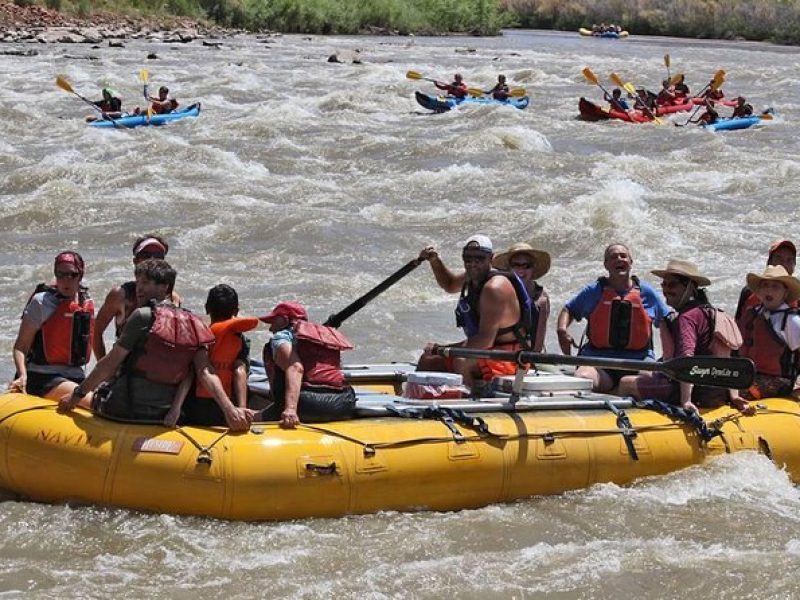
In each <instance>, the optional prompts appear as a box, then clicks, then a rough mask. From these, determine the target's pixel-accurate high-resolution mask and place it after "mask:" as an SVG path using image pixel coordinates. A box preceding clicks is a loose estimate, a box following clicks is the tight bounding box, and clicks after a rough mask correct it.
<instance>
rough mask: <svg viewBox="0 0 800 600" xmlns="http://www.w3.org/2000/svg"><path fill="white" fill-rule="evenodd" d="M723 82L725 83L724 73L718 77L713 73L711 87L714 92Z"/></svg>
mask: <svg viewBox="0 0 800 600" xmlns="http://www.w3.org/2000/svg"><path fill="white" fill-rule="evenodd" d="M723 83H725V75H724V73H723V74H722V75H720V76H719V77H717V76H716V75H715V76H714V81H712V82H711V89H712V90H713V91H715V92H716V91H717V90H718V89H719V88H721V87H722V84H723Z"/></svg>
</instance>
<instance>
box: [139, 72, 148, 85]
mask: <svg viewBox="0 0 800 600" xmlns="http://www.w3.org/2000/svg"><path fill="white" fill-rule="evenodd" d="M148 79H150V72H149V71H148V70H147V69H141V70H140V71H139V81H141V82H142V83H147V81H148Z"/></svg>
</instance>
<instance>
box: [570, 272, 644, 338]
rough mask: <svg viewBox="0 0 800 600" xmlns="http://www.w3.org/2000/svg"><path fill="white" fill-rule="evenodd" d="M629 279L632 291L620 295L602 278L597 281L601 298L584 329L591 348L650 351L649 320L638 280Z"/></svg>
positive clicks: (634, 278)
mask: <svg viewBox="0 0 800 600" xmlns="http://www.w3.org/2000/svg"><path fill="white" fill-rule="evenodd" d="M631 279H632V280H633V287H631V288H630V289H629V290H628V291H626V292H624V293H623V294H620V293H619V292H618V291H617V290H615V289H614V288H613V287H611V286H609V285H608V279H607V278H606V277H600V278H599V279H598V280H597V281H598V282H599V283H600V285H601V286H602V295H601V296H600V302H598V303H597V306H595V308H594V310H593V311H592V312H591V314H590V315H589V324H588V325H587V327H586V330H587V336H588V338H589V344H590V345H591V346H592V347H593V348H608V349H614V350H632V351H640V350H646V349H648V348H650V347H651V345H652V342H653V319H652V318H651V317H650V315H649V314H648V313H647V310H646V309H645V307H644V302H643V300H642V290H641V286H640V285H639V279H637V278H636V277H635V276H634V277H631Z"/></svg>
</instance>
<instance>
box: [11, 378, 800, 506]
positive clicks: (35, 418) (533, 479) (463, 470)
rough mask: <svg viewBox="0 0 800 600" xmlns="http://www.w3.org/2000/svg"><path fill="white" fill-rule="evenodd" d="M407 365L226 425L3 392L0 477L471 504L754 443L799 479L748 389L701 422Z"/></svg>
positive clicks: (284, 500)
mask: <svg viewBox="0 0 800 600" xmlns="http://www.w3.org/2000/svg"><path fill="white" fill-rule="evenodd" d="M411 369H413V365H403V364H400V365H394V364H392V365H366V366H361V367H351V368H350V369H349V370H348V371H346V373H347V375H348V378H349V379H350V381H351V382H352V383H353V385H355V386H356V389H357V396H358V403H357V409H356V413H357V416H356V418H354V419H352V420H347V421H337V422H330V423H314V424H313V425H312V424H301V425H300V426H298V427H297V428H296V429H281V428H280V427H279V426H278V425H277V424H276V423H256V424H253V425H252V426H251V427H250V430H249V431H247V432H244V433H236V434H234V433H230V432H229V431H228V430H227V429H225V428H222V427H216V428H214V427H211V428H208V427H207V428H204V427H190V426H185V427H182V428H178V429H169V428H166V427H163V426H160V425H153V424H133V423H129V422H118V421H111V420H108V419H105V418H103V417H100V416H98V415H95V414H93V413H91V412H89V411H86V410H83V409H77V410H75V411H74V412H71V413H67V414H64V413H60V412H58V411H57V410H56V403H55V402H53V401H51V400H46V399H42V398H38V397H35V396H28V395H25V394H10V393H6V394H3V395H0V488H4V489H5V490H7V491H10V492H12V493H13V494H16V495H17V496H19V497H21V498H23V499H28V500H34V501H41V502H51V503H63V502H70V503H75V504H77V505H81V504H93V505H102V506H114V507H122V508H128V509H133V510H142V511H149V512H155V513H170V514H185V515H200V516H207V517H215V518H220V519H230V520H248V521H259V520H287V519H300V518H312V517H323V518H328V517H339V516H343V515H349V514H364V513H374V512H378V511H388V510H392V511H418V510H434V511H445V510H460V509H469V508H478V507H481V506H486V505H489V504H492V503H498V502H511V501H514V500H518V499H521V498H527V497H531V496H538V495H550V494H560V493H563V492H565V491H568V490H577V489H583V488H586V487H588V486H591V485H594V484H597V483H615V484H617V485H625V484H630V483H632V482H634V481H635V480H637V479H639V478H642V477H649V476H657V475H663V474H666V473H671V472H674V471H677V470H679V469H683V468H686V467H689V466H692V465H697V464H701V463H704V462H705V461H707V460H708V459H710V458H712V457H714V456H718V455H723V454H727V453H732V452H738V451H751V452H760V453H763V454H765V455H766V456H768V457H770V458H771V459H772V460H773V461H774V462H775V464H776V465H777V466H778V468H781V469H786V471H787V473H788V474H789V476H790V477H791V478H792V480H793V481H794V482H795V483H799V482H800V418H799V417H800V409H798V405H797V402H796V401H794V400H790V399H782V398H767V399H763V400H760V401H759V402H758V411H757V413H756V415H754V416H750V417H745V416H742V415H741V413H739V412H738V411H736V410H734V409H732V408H729V407H727V406H726V407H721V408H715V409H703V410H702V411H701V413H702V417H703V420H704V422H703V421H700V422H699V423H698V422H697V420H695V422H693V423H689V422H685V421H684V420H681V419H680V417H679V415H669V414H664V413H662V412H659V411H657V410H651V409H650V408H645V407H640V406H635V405H634V403H633V401H632V400H631V399H629V398H620V397H616V396H610V395H606V394H596V393H593V392H591V391H590V390H589V389H588V387H590V385H591V384H590V382H589V381H588V380H581V379H576V378H574V377H570V376H568V375H564V374H562V373H560V372H545V371H541V370H540V371H538V372H535V371H531V372H529V373H528V374H527V375H526V376H525V378H524V380H523V381H522V382H521V383H522V387H521V389H520V388H518V389H517V391H518V392H519V396H518V399H516V398H514V397H513V396H512V395H511V393H510V392H511V390H512V387H513V378H504V379H502V380H500V382H499V389H498V391H497V392H496V393H495V395H494V397H492V398H484V399H481V400H470V399H465V400H461V399H438V400H436V399H435V396H433V397H432V400H433V401H432V400H430V399H429V400H421V399H410V398H404V397H402V396H399V395H397V394H398V393H399V386H400V384H401V382H402V381H403V380H405V379H407V378H409V376H408V373H409V371H410V370H411ZM368 386H372V387H375V386H377V387H378V388H379V389H380V390H381V391H376V390H374V389H367V388H368ZM443 397H446V396H443ZM515 399H516V402H515V401H514V400H515ZM704 427H705V429H704ZM709 428H710V429H709ZM709 432H710V433H714V432H718V435H715V436H714V437H710V436H709Z"/></svg>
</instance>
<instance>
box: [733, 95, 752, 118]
mask: <svg viewBox="0 0 800 600" xmlns="http://www.w3.org/2000/svg"><path fill="white" fill-rule="evenodd" d="M752 116H753V105H752V104H748V103H747V99H746V98H745V97H744V96H738V97H737V98H736V106H734V107H733V114H732V115H731V118H732V119H740V118H744V117H752Z"/></svg>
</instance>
